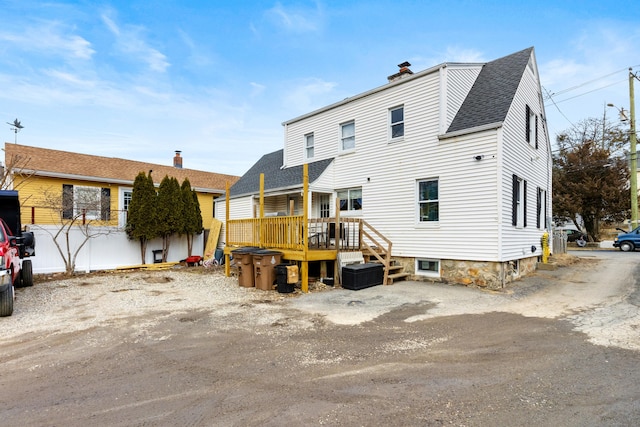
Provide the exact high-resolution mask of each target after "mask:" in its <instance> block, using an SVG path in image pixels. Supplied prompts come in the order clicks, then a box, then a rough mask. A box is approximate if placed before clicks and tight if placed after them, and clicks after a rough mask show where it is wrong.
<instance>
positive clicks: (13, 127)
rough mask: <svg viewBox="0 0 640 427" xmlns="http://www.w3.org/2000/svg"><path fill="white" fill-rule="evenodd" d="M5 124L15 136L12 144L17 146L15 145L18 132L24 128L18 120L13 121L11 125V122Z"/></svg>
mask: <svg viewBox="0 0 640 427" xmlns="http://www.w3.org/2000/svg"><path fill="white" fill-rule="evenodd" d="M7 124H8V125H9V126H11V130H12V131H13V132H14V133H15V134H16V136H15V140H14V142H13V143H14V144H17V143H18V132H20V131H21V130H22V129H23V128H24V126H22V125H21V124H20V121H19V120H18V119H15V120H14V121H13V123H11V122H7Z"/></svg>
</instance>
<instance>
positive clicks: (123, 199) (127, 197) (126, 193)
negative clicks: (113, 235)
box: [118, 187, 133, 227]
mask: <svg viewBox="0 0 640 427" xmlns="http://www.w3.org/2000/svg"><path fill="white" fill-rule="evenodd" d="M132 194H133V189H132V188H124V187H120V190H119V196H118V197H119V203H118V205H119V206H122V208H121V209H120V211H119V214H118V225H119V226H120V227H124V226H126V225H127V212H129V206H130V205H131V195H132Z"/></svg>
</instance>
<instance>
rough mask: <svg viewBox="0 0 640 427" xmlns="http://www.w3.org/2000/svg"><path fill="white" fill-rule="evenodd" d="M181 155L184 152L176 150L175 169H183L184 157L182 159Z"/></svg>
mask: <svg viewBox="0 0 640 427" xmlns="http://www.w3.org/2000/svg"><path fill="white" fill-rule="evenodd" d="M180 153H182V151H178V150H176V155H175V157H174V158H173V167H174V168H178V169H182V157H180Z"/></svg>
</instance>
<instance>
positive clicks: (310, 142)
mask: <svg viewBox="0 0 640 427" xmlns="http://www.w3.org/2000/svg"><path fill="white" fill-rule="evenodd" d="M313 148H314V138H313V132H312V133H308V134H306V135H305V136H304V153H305V157H306V158H307V159H313Z"/></svg>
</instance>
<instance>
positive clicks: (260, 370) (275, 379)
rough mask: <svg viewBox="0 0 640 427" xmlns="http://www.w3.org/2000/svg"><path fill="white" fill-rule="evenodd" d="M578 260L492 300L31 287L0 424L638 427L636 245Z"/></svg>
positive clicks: (16, 324) (378, 293)
mask: <svg viewBox="0 0 640 427" xmlns="http://www.w3.org/2000/svg"><path fill="white" fill-rule="evenodd" d="M577 255H578V256H580V258H581V259H580V260H579V262H577V263H573V264H570V265H567V266H564V267H561V268H559V269H558V270H555V271H538V272H537V273H536V274H535V275H534V276H532V277H529V278H525V279H522V280H519V281H517V282H515V283H513V284H512V285H511V286H510V287H509V288H507V289H505V290H504V291H501V292H488V291H482V290H479V289H471V288H465V287H461V286H450V285H445V284H431V283H418V282H404V283H397V284H395V285H393V286H376V287H374V288H369V289H365V290H361V291H348V290H343V289H327V290H323V291H316V292H313V293H310V294H306V295H301V294H295V295H291V294H278V293H277V292H275V291H274V292H265V291H259V290H255V289H246V288H240V287H238V286H237V285H236V284H235V283H234V281H233V280H234V279H226V278H223V277H221V276H220V275H219V274H218V273H208V272H205V273H202V274H196V273H193V272H188V271H179V272H172V273H171V274H169V273H162V272H160V273H157V274H156V275H153V276H150V275H149V273H128V274H126V275H123V276H118V277H115V276H107V278H105V277H98V276H96V277H91V276H89V277H86V278H84V279H82V280H76V281H71V282H56V281H49V282H45V283H38V284H36V285H35V286H34V287H33V288H26V289H19V290H18V292H17V296H18V299H17V300H16V307H17V310H16V312H15V313H14V316H12V317H11V318H3V319H0V325H1V326H2V327H3V334H2V335H1V336H0V337H1V338H0V344H1V345H0V369H1V371H0V387H1V389H2V391H3V392H2V396H1V397H0V405H1V408H2V409H1V411H0V424H1V425H3V426H87V425H100V426H283V425H288V426H294V425H295V426H298V425H300V426H302V425H331V426H370V425H387V426H441V425H454V426H488V425H492V426H498V425H499V426H532V425H554V426H555V425H558V426H632V425H637V424H638V420H640V373H638V366H639V362H640V335H639V334H638V331H639V329H640V315H639V313H638V305H639V304H640V287H639V286H638V281H637V278H638V277H639V275H638V274H639V273H640V267H639V264H638V257H639V256H640V254H638V253H622V252H614V251H584V252H579V253H577ZM567 264H568V263H567ZM193 271H195V270H193ZM200 282H202V284H197V285H196V283H200ZM36 296H37V297H36ZM43 316H44V317H43Z"/></svg>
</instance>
